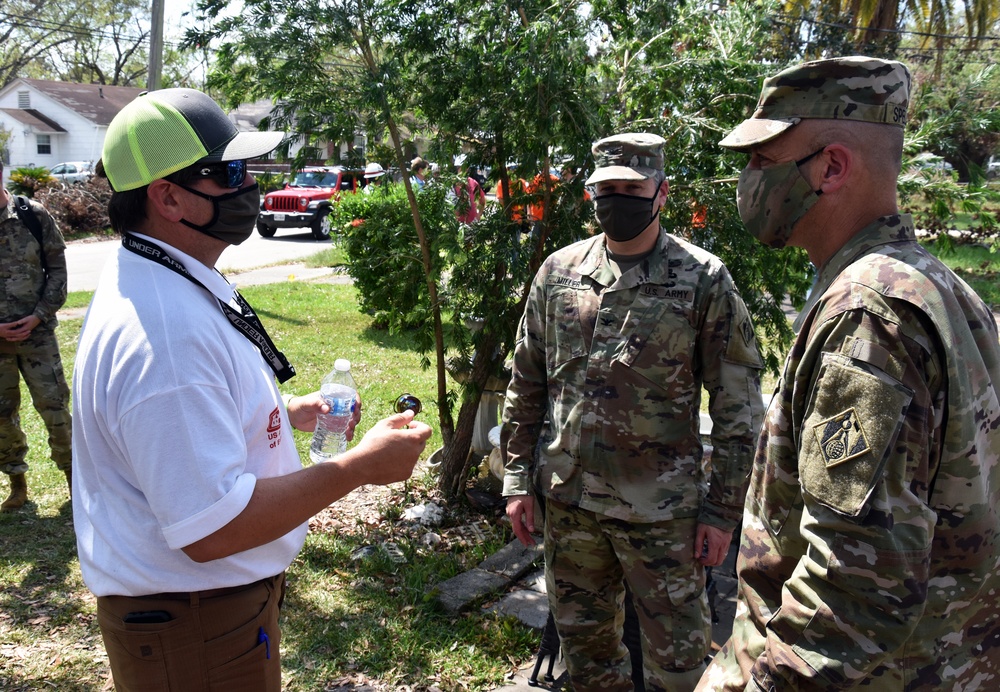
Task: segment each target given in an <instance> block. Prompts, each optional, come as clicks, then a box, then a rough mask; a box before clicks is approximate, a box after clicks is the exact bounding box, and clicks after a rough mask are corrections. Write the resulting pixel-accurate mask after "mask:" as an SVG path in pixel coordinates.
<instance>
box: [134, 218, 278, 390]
mask: <svg viewBox="0 0 1000 692" xmlns="http://www.w3.org/2000/svg"><path fill="white" fill-rule="evenodd" d="M122 247H124V248H125V249H126V250H128V251H129V252H134V253H135V254H137V255H139V256H140V257H145V258H146V259H148V260H152V261H153V262H156V263H157V264H160V265H163V266H164V267H166V268H167V269H170V270H171V271H174V272H177V273H178V274H180V275H181V276H183V277H184V278H185V279H187V280H188V281H190V282H192V283H194V284H197V285H199V286H201V287H202V288H204V289H205V290H206V291H208V288H207V287H206V286H205V284H203V283H202V282H200V281H198V279H196V278H194V277H193V276H191V273H190V272H189V271H188V270H187V269H185V268H184V265H183V264H181V263H180V262H178V261H177V260H175V259H174V258H173V257H171V256H170V255H168V254H167V252H166V250H164V249H163V248H161V247H160V246H159V245H157V244H156V243H151V242H149V241H146V240H143V239H142V238H137V237H136V236H134V235H132V234H131V233H123V234H122ZM209 293H211V291H209ZM233 293H234V295H235V297H236V303H237V304H238V305H239V306H240V310H241V312H236V311H235V310H233V309H232V308H231V307H230V306H229V305H227V304H226V303H224V302H223V301H221V300H219V299H218V298H215V299H216V300H219V305H220V306H221V307H222V313H223V314H224V315H225V316H226V319H228V320H229V323H230V324H232V325H233V326H234V327H236V329H237V330H238V331H239V332H240V334H242V335H243V336H245V337H246V338H247V339H248V340H249V341H250V343H252V344H253V345H254V346H256V347H257V349H258V350H259V351H260V354H261V355H262V356H264V360H265V361H267V364H268V365H269V366H270V367H271V370H273V371H274V376H275V377H277V378H278V382H285V381H287V380H289V379H291V378H292V377H294V376H295V368H293V367H292V365H291V363H289V362H288V359H287V358H285V354H284V353H282V352H281V351H279V350H278V349H277V348H275V346H274V342H273V341H271V337H269V336H268V335H267V331H266V330H265V329H264V325H263V324H262V323H261V321H260V318H259V317H257V313H256V312H254V310H253V308H252V307H250V303H248V302H247V301H246V299H245V298H244V297H243V296H241V295H240V293H239V291H236V290H234V291H233ZM213 297H215V296H214V294H213Z"/></svg>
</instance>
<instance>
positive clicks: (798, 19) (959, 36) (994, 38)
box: [774, 14, 1000, 50]
mask: <svg viewBox="0 0 1000 692" xmlns="http://www.w3.org/2000/svg"><path fill="white" fill-rule="evenodd" d="M774 18H776V19H789V20H792V21H795V22H804V23H806V24H812V25H814V26H825V27H829V28H831V29H843V30H845V31H866V32H867V31H874V32H878V33H883V34H899V35H904V34H905V35H907V36H924V37H927V38H944V39H958V40H961V41H1000V36H967V35H963V34H935V33H932V32H927V31H910V30H908V29H880V28H878V27H872V28H868V27H857V26H851V25H850V24H841V23H838V22H823V21H820V20H818V19H811V18H809V17H805V16H799V17H796V16H793V15H790V14H777V15H774ZM777 23H779V24H780V23H782V22H780V21H779V22H777ZM970 50H975V49H970Z"/></svg>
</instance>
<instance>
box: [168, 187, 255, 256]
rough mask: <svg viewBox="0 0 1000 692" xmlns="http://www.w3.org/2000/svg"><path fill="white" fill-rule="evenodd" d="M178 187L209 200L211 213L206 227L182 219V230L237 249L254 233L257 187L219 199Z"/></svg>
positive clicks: (244, 189)
mask: <svg viewBox="0 0 1000 692" xmlns="http://www.w3.org/2000/svg"><path fill="white" fill-rule="evenodd" d="M177 185H178V186H179V187H182V188H184V189H185V190H187V191H188V192H190V193H191V194H193V195H198V196H199V197H203V198H204V199H208V200H211V201H212V207H213V209H214V213H213V214H212V218H211V220H210V221H209V222H208V223H206V224H202V225H200V226H199V225H198V224H193V223H191V222H190V221H188V220H187V219H181V223H182V224H184V225H185V226H188V227H189V228H193V229H194V230H196V231H200V232H201V233H204V234H205V235H210V236H212V237H213V238H218V239H219V240H221V241H223V242H224V243H229V244H230V245H239V244H240V243H242V242H243V241H244V240H246V239H247V238H249V237H250V235H251V234H252V233H253V228H254V224H256V223H257V215H258V214H259V213H260V187H259V186H258V185H257V183H254V184H253V185H247V186H246V187H241V188H240V189H239V190H236V192H230V193H228V194H225V195H218V196H214V195H208V194H205V193H204V192H202V191H201V190H195V189H194V188H190V187H188V186H186V185H181V184H180V183H177Z"/></svg>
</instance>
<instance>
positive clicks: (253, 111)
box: [0, 79, 367, 177]
mask: <svg viewBox="0 0 1000 692" xmlns="http://www.w3.org/2000/svg"><path fill="white" fill-rule="evenodd" d="M143 91H144V89H139V88H135V87H119V86H104V85H101V84H75V83H72V82H53V81H49V80H44V79H16V80H14V81H13V82H11V83H10V84H8V85H7V86H6V87H4V88H2V89H0V130H2V131H3V132H6V133H9V138H8V140H7V143H6V145H5V146H3V149H2V150H0V157H2V160H3V162H4V168H5V169H6V170H5V171H4V177H6V175H7V174H8V173H9V171H10V170H12V169H14V168H19V167H21V166H44V167H46V168H50V167H52V166H54V165H56V164H57V163H62V162H64V161H90V162H92V163H93V162H96V161H97V160H98V159H99V158H100V157H101V150H102V148H103V147H104V137H105V135H106V134H107V131H108V125H109V124H110V123H111V120H112V119H113V118H114V117H115V115H117V114H118V111H120V110H121V109H122V108H124V107H125V105H126V104H127V103H129V102H130V101H132V100H133V99H135V98H136V97H137V96H138V95H139V94H141V93H142V92H143ZM272 107H273V106H272V105H271V102H270V101H269V100H262V101H257V102H254V103H248V104H243V105H241V106H240V107H239V108H237V109H235V110H233V111H230V113H229V117H230V119H231V120H232V121H233V123H235V124H236V126H237V128H239V129H240V130H246V131H252V130H256V129H257V127H258V124H259V123H260V121H261V119H262V118H263V117H264V116H266V115H268V114H269V113H270V112H271V109H272ZM366 143H367V140H366V138H365V136H364V135H360V134H359V135H357V136H356V137H355V139H354V142H353V147H354V148H355V149H360V150H361V153H362V155H364V152H365V149H366V146H365V145H366ZM304 144H305V138H304V137H302V136H299V137H296V138H295V139H294V141H293V142H292V143H291V146H290V147H289V149H290V151H289V155H290V156H294V155H295V153H296V152H297V151H298V150H299V149H300V148H301V147H302V146H303V145H304ZM319 147H320V151H321V155H322V156H323V157H325V158H333V157H335V154H336V153H339V155H340V156H344V155H346V154H347V149H348V147H347V144H346V143H343V142H341V143H337V144H332V143H328V142H320V143H319Z"/></svg>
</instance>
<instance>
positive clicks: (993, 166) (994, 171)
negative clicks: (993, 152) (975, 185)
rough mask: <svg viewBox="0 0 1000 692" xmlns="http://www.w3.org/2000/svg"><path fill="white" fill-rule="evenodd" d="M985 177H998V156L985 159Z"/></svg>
mask: <svg viewBox="0 0 1000 692" xmlns="http://www.w3.org/2000/svg"><path fill="white" fill-rule="evenodd" d="M984 170H985V171H986V177H987V178H989V179H991V180H992V179H993V178H1000V156H991V157H990V158H988V159H987V160H986V167H985V168H984Z"/></svg>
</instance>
